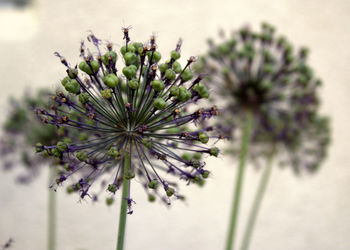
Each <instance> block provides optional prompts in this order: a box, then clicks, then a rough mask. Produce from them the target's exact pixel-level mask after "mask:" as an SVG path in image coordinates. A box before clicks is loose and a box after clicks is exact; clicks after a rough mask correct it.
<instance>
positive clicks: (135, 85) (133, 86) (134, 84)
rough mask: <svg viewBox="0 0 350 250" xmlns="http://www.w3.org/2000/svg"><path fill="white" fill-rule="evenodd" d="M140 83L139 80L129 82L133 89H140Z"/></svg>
mask: <svg viewBox="0 0 350 250" xmlns="http://www.w3.org/2000/svg"><path fill="white" fill-rule="evenodd" d="M139 85H140V83H139V81H138V80H137V79H132V80H130V81H128V86H129V88H131V89H138V87H139Z"/></svg>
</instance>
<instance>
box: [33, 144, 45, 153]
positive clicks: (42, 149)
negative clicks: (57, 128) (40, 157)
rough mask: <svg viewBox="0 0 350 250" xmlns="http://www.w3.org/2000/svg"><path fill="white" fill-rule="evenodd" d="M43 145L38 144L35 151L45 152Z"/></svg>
mask: <svg viewBox="0 0 350 250" xmlns="http://www.w3.org/2000/svg"><path fill="white" fill-rule="evenodd" d="M43 146H44V145H43V144H41V143H40V142H38V143H37V144H35V151H36V152H37V153H40V152H43V151H44V148H43Z"/></svg>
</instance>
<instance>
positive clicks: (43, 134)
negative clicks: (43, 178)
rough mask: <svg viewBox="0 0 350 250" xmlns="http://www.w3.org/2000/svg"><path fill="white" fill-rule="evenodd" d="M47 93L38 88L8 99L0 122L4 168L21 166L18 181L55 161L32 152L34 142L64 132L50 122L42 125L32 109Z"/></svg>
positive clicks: (53, 140)
mask: <svg viewBox="0 0 350 250" xmlns="http://www.w3.org/2000/svg"><path fill="white" fill-rule="evenodd" d="M45 95H47V96H49V91H47V90H43V89H42V90H39V91H38V92H37V93H36V95H32V94H30V93H26V94H25V96H24V97H22V98H20V99H14V98H12V99H11V100H10V103H9V114H8V116H7V117H6V120H5V122H4V124H3V131H2V132H3V133H2V137H1V141H0V155H1V161H2V163H3V165H4V169H10V168H12V167H15V166H25V168H26V169H25V171H24V172H23V173H22V174H20V175H19V176H18V181H20V182H22V183H28V182H30V181H31V180H32V179H33V177H35V176H36V175H37V174H38V173H39V169H40V167H42V166H43V165H47V164H51V165H53V164H55V161H53V160H52V159H50V158H43V157H40V156H38V155H36V154H34V153H33V150H32V147H34V146H35V144H36V143H37V142H40V143H43V144H51V143H56V142H57V141H58V140H62V139H63V138H64V136H65V135H66V131H65V130H64V128H62V129H59V130H56V128H55V127H54V126H52V125H44V124H43V123H42V122H41V121H40V120H39V119H38V117H37V116H36V115H35V113H34V112H33V109H35V108H36V107H37V106H38V105H40V106H42V105H44V103H43V102H42V101H41V99H40V98H42V96H45Z"/></svg>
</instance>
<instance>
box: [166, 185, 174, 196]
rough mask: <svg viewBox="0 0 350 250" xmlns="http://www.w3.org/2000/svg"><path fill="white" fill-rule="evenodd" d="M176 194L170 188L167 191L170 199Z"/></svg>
mask: <svg viewBox="0 0 350 250" xmlns="http://www.w3.org/2000/svg"><path fill="white" fill-rule="evenodd" d="M174 193H175V190H174V189H173V188H170V187H168V189H167V190H166V195H167V196H168V197H171V196H173V194H174Z"/></svg>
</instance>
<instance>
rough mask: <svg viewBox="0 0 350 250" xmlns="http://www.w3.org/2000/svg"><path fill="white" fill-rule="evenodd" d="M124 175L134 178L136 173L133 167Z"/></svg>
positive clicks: (127, 177)
mask: <svg viewBox="0 0 350 250" xmlns="http://www.w3.org/2000/svg"><path fill="white" fill-rule="evenodd" d="M124 177H125V179H127V180H131V179H133V178H134V177H135V173H134V171H132V170H131V169H128V171H126V172H125V173H124Z"/></svg>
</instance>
